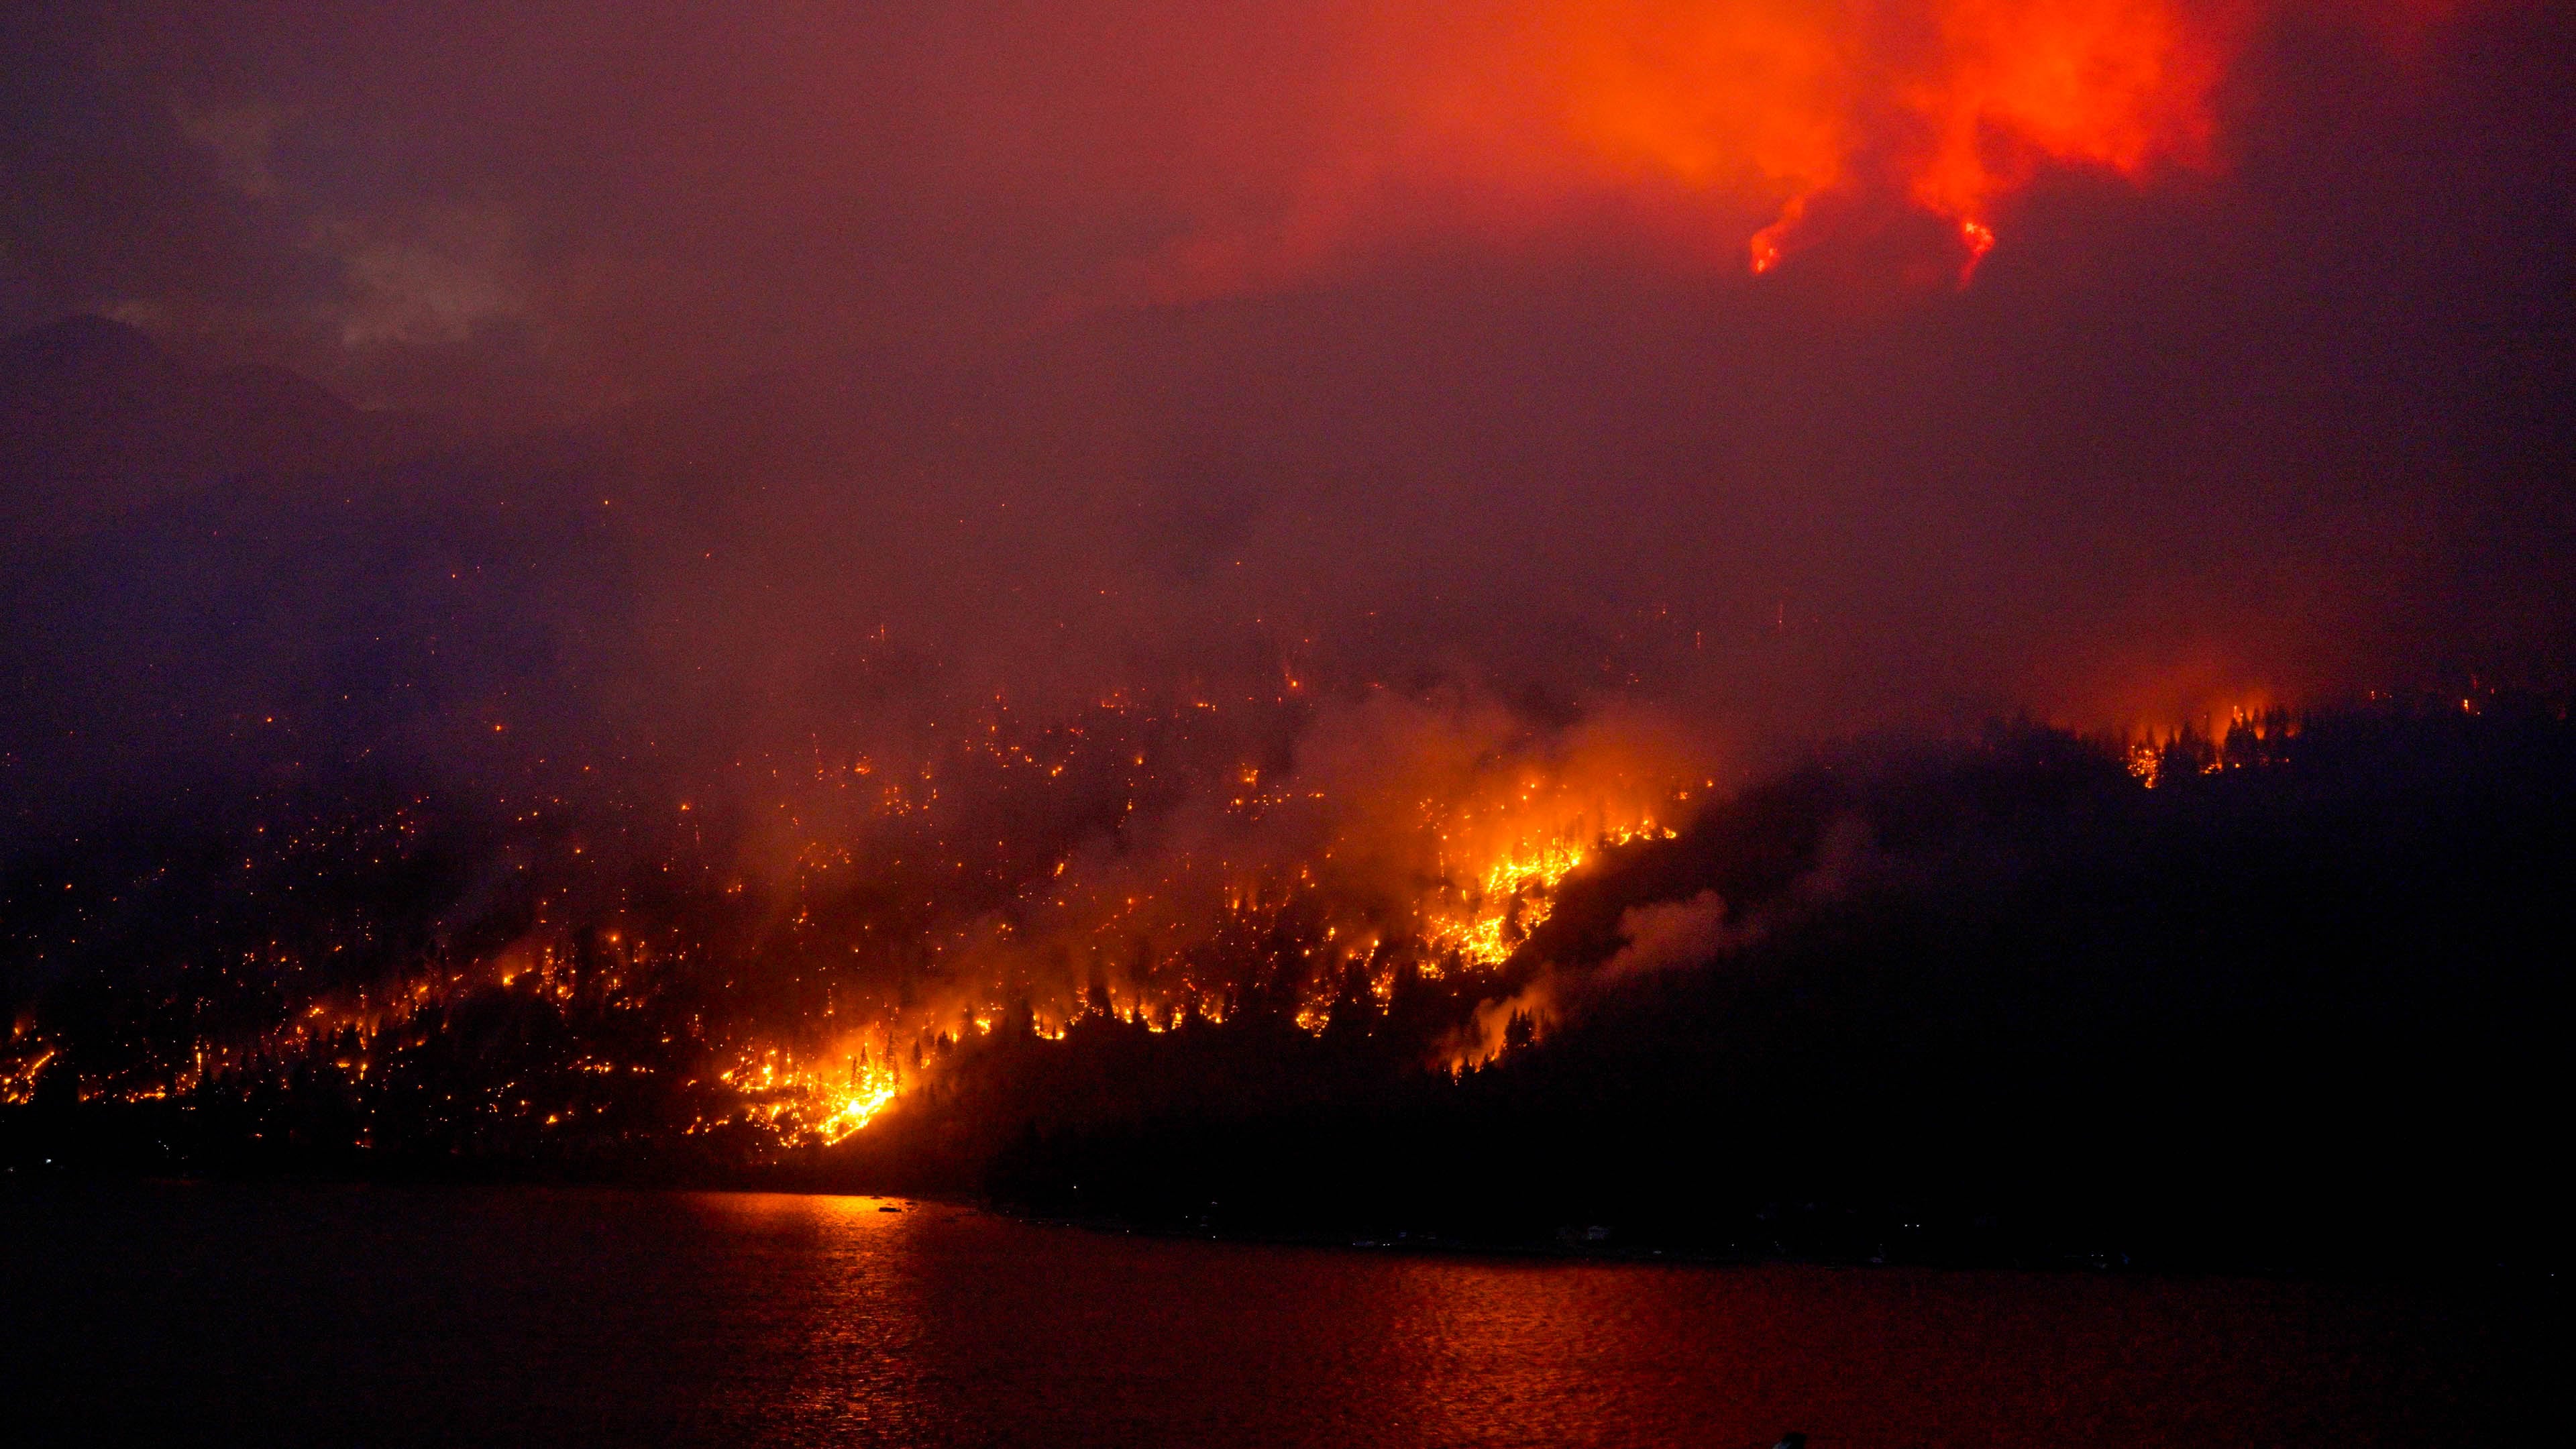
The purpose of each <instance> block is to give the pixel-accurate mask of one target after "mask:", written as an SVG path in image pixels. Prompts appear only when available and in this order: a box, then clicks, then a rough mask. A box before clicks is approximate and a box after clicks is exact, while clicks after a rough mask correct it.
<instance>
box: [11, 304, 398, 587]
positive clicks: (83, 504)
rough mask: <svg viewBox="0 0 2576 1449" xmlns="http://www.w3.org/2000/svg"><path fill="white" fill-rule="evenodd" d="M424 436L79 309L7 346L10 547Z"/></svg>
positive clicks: (290, 382) (303, 384)
mask: <svg viewBox="0 0 2576 1449" xmlns="http://www.w3.org/2000/svg"><path fill="white" fill-rule="evenodd" d="M424 433H425V429H424V428H423V427H422V425H421V424H420V422H419V421H418V420H417V419H412V418H406V417H399V416H395V415H390V414H382V413H370V412H366V411H363V410H361V409H359V408H357V407H354V406H352V405H350V404H349V403H348V402H346V401H344V400H343V399H341V398H339V397H337V396H334V395H333V394H332V393H331V392H330V391H329V390H328V389H326V388H324V387H323V386H321V385H320V384H319V383H316V382H314V381H312V380H311V379H309V378H305V377H301V376H299V375H297V374H295V373H292V372H288V371H286V370H284V369H282V368H273V367H237V368H200V367H195V366H191V365H190V364H188V363H185V362H182V361H180V360H178V359H176V358H173V357H171V356H170V355H169V354H168V353H166V352H164V351H163V350H162V349H161V347H160V345H159V344H157V343H155V342H154V341H153V340H152V338H151V337H150V336H149V335H147V334H146V333H144V332H143V331H141V330H140V329H138V328H134V327H130V326H127V325H126V324H124V323H122V322H116V321H111V320H109V319H108V318H104V317H89V316H82V317H70V318H66V319H64V320H62V321H60V322H56V323H53V324H52V325H50V326H46V327H41V328H38V329H36V330H34V331H32V332H26V333H21V334H19V335H18V336H16V337H12V338H10V339H9V340H8V341H7V343H6V344H5V345H0V531H5V533H6V534H7V535H8V536H9V537H10V538H12V539H13V540H16V542H15V543H13V544H10V545H0V556H8V555H22V553H23V551H24V550H27V549H30V548H35V549H41V548H44V547H47V546H49V545H50V544H52V543H54V542H57V541H59V540H60V539H61V538H62V537H64V536H65V535H67V534H70V533H74V532H77V531H79V530H81V529H83V528H86V527H90V526H92V525H95V524H97V523H99V522H101V521H103V520H105V519H108V518H112V517H114V516H116V515H118V514H120V513H123V512H125V511H127V510H129V509H132V508H135V507H137V506H140V505H143V504H148V503H152V502H155V501H159V500H162V499H166V498H170V497H172V496H175V495H179V494H184V493H187V492H189V491H192V490H194V489H197V488H201V487H203V486H205V485H206V484H208V483H212V482H215V481H218V480H221V479H224V478H229V477H235V476H239V475H242V474H246V473H295V472H305V471H310V470H312V469H316V468H323V467H345V466H349V465H354V464H365V463H371V462H382V461H387V460H389V459H390V458H391V457H393V456H395V455H397V454H400V453H402V452H404V451H406V450H408V449H412V448H416V447H417V446H418V445H419V443H420V441H421V439H422V437H423V435H424Z"/></svg>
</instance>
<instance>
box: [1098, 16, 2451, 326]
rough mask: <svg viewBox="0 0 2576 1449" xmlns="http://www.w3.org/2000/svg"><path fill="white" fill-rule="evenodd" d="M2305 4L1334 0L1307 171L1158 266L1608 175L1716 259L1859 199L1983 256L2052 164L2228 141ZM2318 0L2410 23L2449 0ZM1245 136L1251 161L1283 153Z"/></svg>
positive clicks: (1611, 185)
mask: <svg viewBox="0 0 2576 1449" xmlns="http://www.w3.org/2000/svg"><path fill="white" fill-rule="evenodd" d="M2288 8H2291V7H2290V5H2288V4H2285V3H2283V0H1883V3H1857V0H1849V3H1835V0H1823V3H1819V0H1580V3H1578V0H1517V3H1511V4H1504V5H1500V6H1495V7H1480V8H1478V9H1476V10H1474V11H1473V12H1472V14H1471V15H1470V14H1468V13H1465V12H1460V11H1457V10H1454V9H1450V8H1446V7H1440V8H1431V7H1390V6H1380V5H1374V4H1366V3H1363V4H1361V5H1358V6H1355V7H1350V8H1347V9H1344V10H1342V11H1340V12H1339V13H1340V14H1341V15H1342V17H1343V19H1344V21H1345V22H1347V23H1346V24H1344V25H1342V26H1340V27H1337V31H1338V33H1339V34H1340V35H1341V36H1342V41H1341V43H1340V44H1338V45H1337V46H1335V47H1334V50H1335V52H1336V53H1337V54H1338V55H1339V56H1340V63H1339V64H1338V65H1335V66H1332V67H1330V68H1329V69H1330V70H1331V71H1332V72H1333V73H1332V74H1331V75H1330V77H1329V78H1326V79H1324V80H1322V82H1321V86H1320V90H1318V91H1317V92H1315V93H1314V94H1313V96H1312V97H1311V99H1312V100H1313V102H1314V103H1316V104H1320V106H1321V107H1322V109H1323V110H1324V112H1326V113H1327V115H1328V119H1326V120H1325V121H1324V122H1323V123H1322V124H1320V125H1317V126H1312V127H1308V126H1303V125H1301V126H1299V127H1295V128H1289V127H1285V126H1282V127H1281V128H1279V130H1278V132H1277V136H1278V138H1279V139H1278V140H1277V144H1280V145H1283V146H1284V145H1287V144H1288V142H1287V141H1286V139H1285V138H1286V136H1287V133H1288V132H1289V130H1291V129H1294V130H1295V132H1296V137H1297V139H1296V142H1295V147H1296V154H1295V156H1294V157H1293V159H1290V158H1285V157H1282V156H1279V155H1277V154H1275V153H1274V154H1272V155H1270V156H1269V157H1268V158H1267V159H1268V160H1269V161H1270V162H1271V163H1272V164H1273V165H1284V167H1285V173H1286V174H1285V175H1284V176H1281V177H1280V179H1282V180H1285V181H1286V186H1287V194H1285V195H1284V196H1281V197H1279V198H1278V199H1277V201H1276V204H1275V205H1274V206H1272V207H1269V208H1263V207H1258V206H1255V207H1253V208H1251V210H1250V211H1249V212H1247V211H1245V210H1244V209H1242V208H1241V207H1240V206H1235V207H1229V208H1221V209H1224V210H1226V211H1227V212H1228V214H1225V215H1222V216H1218V215H1211V214H1209V212H1208V210H1206V208H1205V204H1204V203H1202V204H1193V202H1192V201H1191V200H1188V199H1182V200H1181V205H1182V206H1183V208H1184V209H1186V210H1190V211H1193V212H1195V213H1196V221H1197V223H1198V224H1197V225H1196V226H1195V227H1194V228H1192V229H1190V230H1189V231H1188V232H1187V234H1186V235H1184V236H1183V237H1182V238H1180V239H1179V240H1177V241H1176V242H1175V243H1174V244H1173V245H1172V246H1171V247H1170V248H1169V249H1168V250H1167V251H1166V252H1165V253H1164V254H1163V255H1162V256H1161V257H1160V258H1159V259H1158V260H1157V261H1156V263H1155V264H1154V265H1153V266H1152V267H1151V268H1150V269H1149V270H1150V272H1151V274H1152V276H1151V280H1150V281H1148V282H1147V284H1146V290H1147V291H1149V292H1152V293H1155V294H1158V295H1159V296H1160V298H1161V299H1163V300H1172V299H1174V298H1175V297H1186V296H1206V295H1212V294H1219V293H1225V292H1233V291H1241V290H1252V289H1260V288H1264V287H1268V286H1275V285H1282V284H1289V283H1293V282H1295V281H1298V280H1300V279H1303V278H1306V277H1308V276H1310V275H1312V274H1314V273H1316V272H1318V271H1322V270H1329V269H1331V267H1332V266H1333V265H1334V264H1335V263H1336V261H1337V260H1338V259H1339V258H1340V257H1342V256H1343V255H1345V254H1347V253H1349V252H1352V251H1354V250H1357V249H1363V247H1364V246H1383V245H1385V244H1387V243H1388V242H1389V241H1390V240H1393V241H1396V242H1397V243H1398V244H1401V239H1402V238H1403V237H1404V236H1406V235H1408V234H1412V235H1419V234H1423V233H1427V232H1432V231H1455V230H1458V229H1461V228H1464V229H1467V230H1469V231H1472V232H1475V233H1478V234H1482V235H1484V236H1487V237H1488V238H1491V237H1496V236H1500V237H1510V236H1512V235H1516V234H1517V235H1523V236H1531V235H1536V234H1539V233H1541V232H1544V231H1546V230H1547V229H1549V228H1550V227H1551V226H1553V225H1555V224H1557V223H1558V222H1560V221H1562V220H1565V219H1567V218H1572V217H1576V216H1579V215H1581V214H1582V213H1583V212H1584V211H1585V210H1586V209H1591V210H1595V211H1597V210H1598V209H1599V207H1600V206H1601V205H1602V203H1603V202H1604V201H1605V199H1606V200H1613V201H1616V200H1620V199H1624V200H1625V201H1626V202H1627V203H1630V208H1629V210H1630V214H1631V215H1646V214H1652V215H1655V216H1657V217H1666V216H1668V217H1670V218H1672V219H1673V221H1674V223H1675V224H1676V225H1677V226H1678V228H1679V231H1680V233H1681V234H1682V235H1684V236H1685V237H1686V238H1687V239H1688V244H1689V245H1691V246H1693V247H1694V248H1695V249H1697V250H1699V251H1701V252H1702V253H1704V254H1705V256H1706V257H1707V259H1708V260H1710V261H1712V262H1716V263H1721V264H1728V265H1748V266H1749V268H1750V270H1751V271H1753V272H1754V273H1757V274H1759V273H1763V272H1768V271H1770V270H1772V269H1773V268H1774V267H1776V266H1777V265H1779V264H1780V263H1782V262H1783V261H1784V260H1786V259H1788V258H1790V257H1791V256H1793V255H1795V254H1796V253H1797V252H1798V251H1800V250H1801V249H1803V248H1804V247H1806V246H1808V245H1810V244H1812V243H1813V242H1815V241H1817V240H1820V239H1821V238H1822V236H1823V235H1825V234H1827V233H1829V232H1830V231H1831V230H1832V227H1833V225H1834V222H1833V220H1832V218H1834V217H1836V216H1838V215H1848V214H1850V212H1851V211H1852V209H1853V207H1854V206H1859V207H1862V208H1868V207H1871V206H1878V207H1881V208H1883V207H1885V206H1889V205H1893V206H1897V207H1901V208H1908V209H1912V210H1913V211H1915V212H1917V213H1919V214H1922V215H1926V216H1929V217H1935V218H1939V219H1940V220H1941V221H1943V222H1945V223H1947V227H1948V232H1949V234H1950V235H1951V236H1952V237H1954V238H1955V246H1956V249H1957V250H1956V260H1957V263H1958V268H1959V270H1958V275H1959V276H1960V278H1961V280H1962V281H1964V280H1965V279H1966V278H1967V277H1968V276H1969V275H1970V274H1972V273H1973V271H1974V269H1975V267H1976V264H1977V263H1978V261H1980V260H1981V259H1982V258H1983V257H1984V256H1985V255H1986V254H1987V253H1988V252H1989V251H1991V250H1992V249H1994V248H1995V247H1996V246H1997V245H1999V244H2003V245H2009V241H2010V239H2009V237H2008V236H2003V235H2002V233H2003V232H2004V231H2005V230H2006V226H2005V223H2006V222H2007V221H2008V218H2005V217H2003V216H2002V215H2001V213H2003V212H2004V211H2005V210H2006V208H2007V206H2008V203H2009V202H2010V201H2011V199H2012V197H2013V196H2014V195H2015V194H2017V193H2018V192H2020V191H2021V190H2023V189H2024V188H2026V187H2028V186H2029V185H2030V184H2031V183H2032V182H2033V181H2034V180H2036V179H2037V178H2038V177H2039V176H2040V175H2042V174H2043V173H2044V172H2046V171H2048V170H2050V169H2053V168H2072V169H2079V170H2092V171H2096V172H2100V173H2106V174H2109V175H2112V176H2116V177H2119V178H2121V179H2123V180H2125V181H2128V182H2130V183H2133V184H2150V183H2152V182H2153V181H2154V180H2155V179H2156V178H2158V177H2159V176H2164V175H2170V174H2176V173H2185V172H2193V171H2207V170H2210V169H2213V168H2215V167H2216V166H2217V164H2218V163H2219V161H2220V160H2221V158H2222V152H2221V149H2220V147H2219V146H2218V144H2217V142H2218V139H2219V136H2218V115H2217V110H2216V97H2217V92H2218V89H2219V87H2220V85H2221V83H2222V82H2223V81H2224V80H2225V79H2226V78H2227V76H2228V74H2229V69H2230V67H2231V65H2233V64H2234V63H2235V61H2236V60H2237V58H2238V57H2239V56H2240V55H2241V54H2242V53H2243V52H2244V51H2245V49H2246V47H2247V46H2248V44H2249V43H2250V42H2251V41H2252V39H2253V38H2254V36H2255V35H2256V33H2257V32H2258V30H2259V29H2260V28H2261V27H2262V26H2263V25H2264V24H2265V23H2266V22H2267V20H2268V19H2269V18H2271V17H2273V16H2276V15H2278V14H2280V13H2282V12H2283V11H2284V10H2286V9H2288ZM2309 8H2314V9H2318V10H2321V11H2331V12H2334V13H2336V14H2339V15H2342V16H2344V17H2345V18H2348V19H2354V20H2357V21H2359V22H2360V23H2362V25H2363V26H2364V28H2365V30H2367V31H2369V32H2371V33H2373V34H2375V35H2377V36H2378V37H2379V39H2380V40H2381V41H2382V42H2383V43H2385V44H2387V45H2389V46H2390V47H2391V48H2393V49H2402V48H2403V43H2402V42H2403V37H2404V36H2405V35H2406V34H2409V33H2413V32H2417V31H2420V30H2422V29H2423V28H2424V27H2425V26H2427V25H2430V24H2433V23H2437V22H2438V21H2439V20H2440V19H2441V18H2442V16H2443V14H2444V13H2446V12H2447V11H2448V10H2449V9H2451V8H2454V5H2453V0H2323V3H2321V4H2318V5H2314V6H2311V7H2309ZM1219 129H1228V128H1219ZM1252 129H1253V130H1254V131H1255V133H1258V130H1259V128H1252ZM1231 133H1232V134H1236V135H1238V136H1239V135H1240V134H1241V132H1240V131H1239V130H1235V131H1232V132H1231ZM1241 159H1242V160H1243V161H1244V163H1245V167H1246V169H1245V170H1243V171H1241V172H1239V174H1241V175H1249V174H1252V173H1253V172H1257V171H1260V170H1263V169H1265V168H1264V167H1263V166H1262V165H1260V164H1259V163H1257V162H1254V161H1252V160H1251V158H1249V157H1246V158H1241ZM1273 174H1274V175H1279V173H1277V172H1274V173H1273ZM1290 178H1293V179H1290ZM1230 194H1231V195H1232V196H1233V197H1234V200H1235V201H1236V202H1238V203H1239V202H1241V201H1242V200H1243V194H1242V193H1241V192H1235V193H1230ZM1828 201H1832V202H1835V203H1838V204H1837V205H1824V204H1822V203H1825V202H1828ZM1637 205H1643V206H1644V207H1645V208H1646V212H1644V213H1640V212H1638V211H1637V210H1636V206H1637ZM1657 224H1658V225H1660V224H1661V223H1660V222H1659V223H1657Z"/></svg>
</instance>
